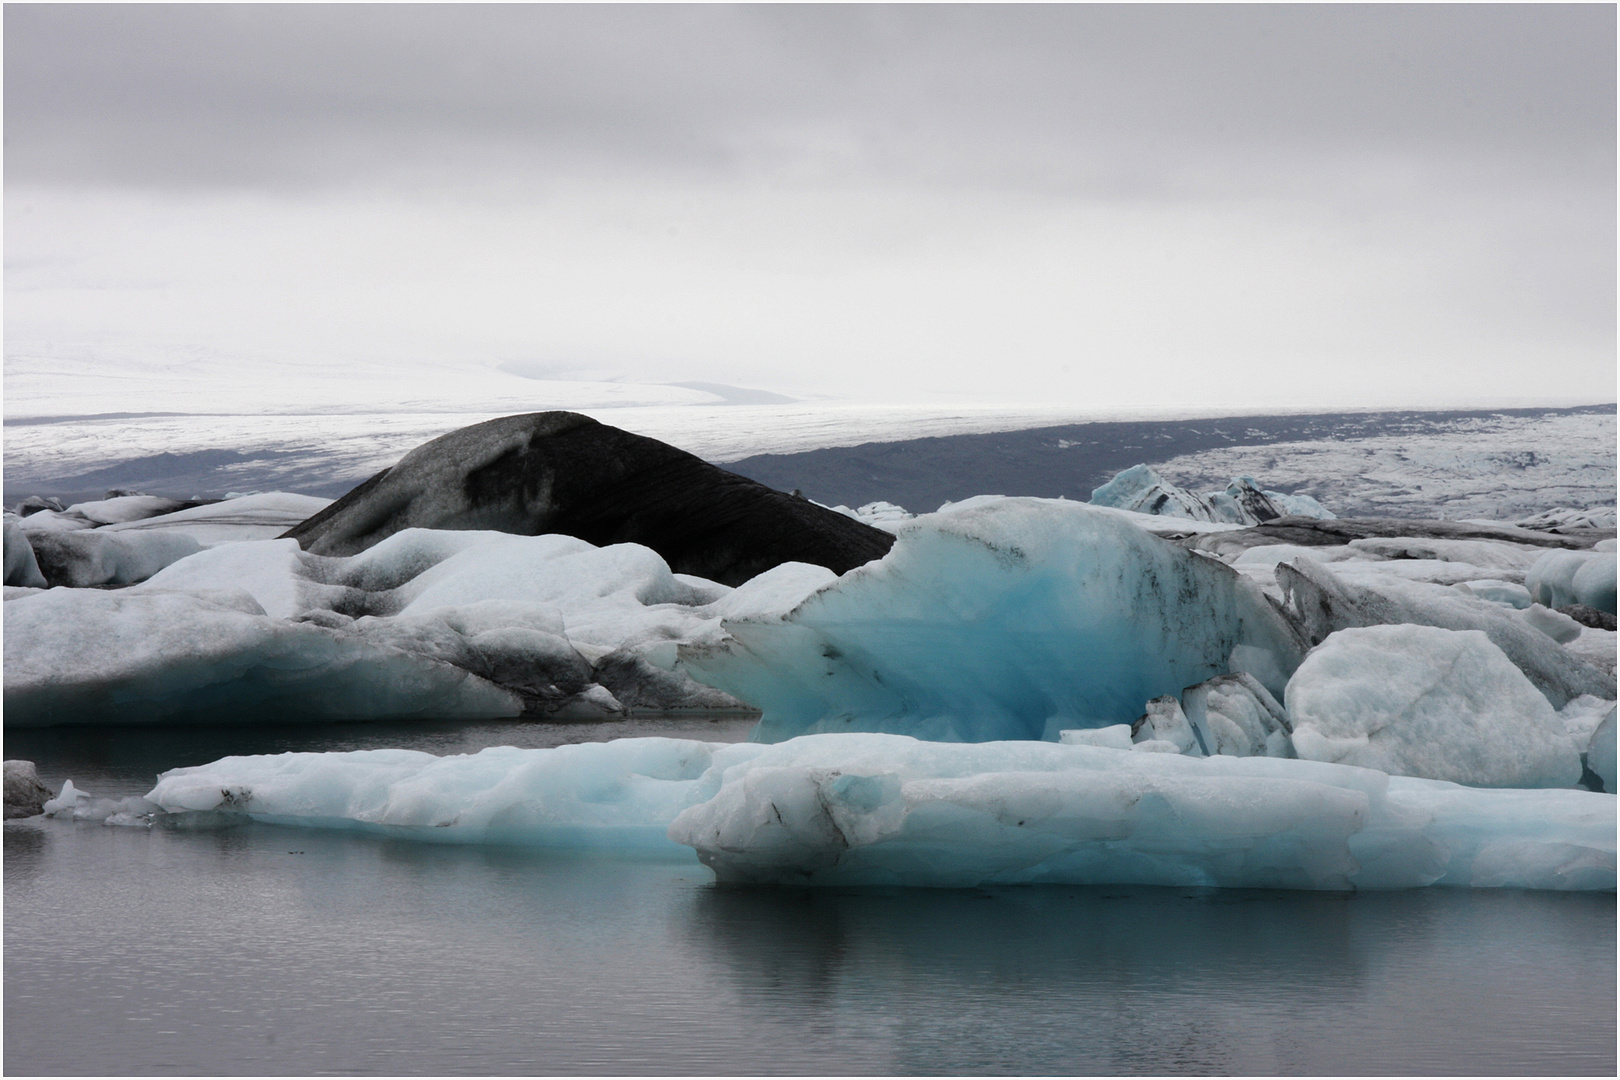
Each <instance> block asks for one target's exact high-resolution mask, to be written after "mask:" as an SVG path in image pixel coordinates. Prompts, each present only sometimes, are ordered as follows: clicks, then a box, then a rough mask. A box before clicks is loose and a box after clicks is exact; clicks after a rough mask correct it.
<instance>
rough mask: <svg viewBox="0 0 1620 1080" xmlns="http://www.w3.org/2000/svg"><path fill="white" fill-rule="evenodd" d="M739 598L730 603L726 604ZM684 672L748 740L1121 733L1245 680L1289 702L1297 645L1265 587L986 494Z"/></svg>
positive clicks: (915, 526)
mask: <svg viewBox="0 0 1620 1080" xmlns="http://www.w3.org/2000/svg"><path fill="white" fill-rule="evenodd" d="M733 604H735V599H734V600H733ZM722 625H723V627H724V630H725V634H724V636H720V637H718V639H717V640H715V639H711V640H704V641H696V642H693V643H690V644H686V645H682V646H681V647H680V653H679V655H680V662H681V665H682V667H684V668H685V669H686V670H688V671H690V672H691V673H692V674H693V676H694V677H695V678H697V679H699V680H700V681H702V682H706V683H709V684H710V685H712V686H716V687H719V688H720V689H722V690H725V691H726V692H727V693H730V694H732V695H734V696H736V697H738V698H740V699H742V700H744V701H747V702H749V703H750V704H752V705H755V706H757V707H759V708H760V709H762V710H763V712H764V716H763V718H762V719H761V721H760V727H759V730H758V732H757V734H756V738H759V739H762V740H764V741H778V740H781V739H785V738H790V737H792V736H795V735H800V734H807V733H811V732H818V731H891V732H899V733H904V734H911V735H918V736H921V737H925V738H931V739H945V740H960V741H964V742H983V741H988V740H993V739H1009V738H1014V739H1017V738H1023V739H1038V738H1043V737H1045V738H1056V737H1057V732H1058V731H1060V730H1062V729H1064V728H1084V727H1101V726H1106V725H1109V724H1115V723H1121V722H1129V721H1131V720H1134V719H1135V718H1136V717H1137V716H1138V715H1139V714H1140V712H1141V706H1142V702H1143V701H1145V700H1147V699H1148V698H1151V697H1154V696H1156V695H1158V694H1163V693H1167V692H1177V691H1180V690H1181V689H1182V688H1183V687H1185V686H1189V685H1192V684H1194V683H1199V682H1202V681H1204V680H1205V679H1208V678H1210V677H1212V676H1215V675H1221V674H1225V673H1227V672H1229V671H1234V670H1246V671H1249V672H1250V673H1251V674H1253V675H1254V676H1256V677H1257V678H1258V679H1259V680H1260V682H1261V683H1263V684H1266V685H1267V686H1268V687H1269V688H1271V689H1272V692H1273V693H1281V691H1282V687H1283V684H1284V683H1285V682H1286V680H1287V677H1288V675H1289V674H1291V673H1292V671H1293V669H1294V667H1295V665H1296V664H1297V663H1298V660H1299V657H1300V656H1301V655H1302V652H1303V650H1302V649H1301V647H1300V645H1299V643H1298V641H1297V639H1296V637H1295V635H1294V634H1293V632H1292V630H1291V629H1290V627H1289V626H1288V625H1287V624H1286V623H1285V622H1284V620H1283V619H1282V618H1281V617H1280V616H1279V615H1278V614H1277V613H1276V612H1275V611H1274V610H1273V609H1272V608H1271V606H1270V605H1269V604H1268V603H1267V602H1266V600H1265V598H1264V597H1263V596H1262V595H1261V594H1260V592H1259V591H1258V590H1257V589H1256V588H1254V586H1252V585H1251V584H1250V583H1249V582H1247V581H1245V580H1244V579H1243V578H1242V577H1241V576H1240V575H1238V574H1236V573H1234V572H1233V571H1231V570H1230V569H1229V568H1227V567H1226V566H1224V565H1222V564H1220V563H1219V562H1218V561H1216V560H1214V559H1210V558H1206V557H1204V556H1202V555H1196V554H1193V553H1191V552H1189V551H1187V550H1186V549H1185V548H1183V547H1180V546H1178V545H1176V544H1173V543H1169V542H1167V541H1164V540H1161V539H1159V538H1158V537H1155V536H1152V535H1151V534H1149V533H1146V532H1144V531H1142V530H1140V529H1138V528H1136V527H1134V526H1132V525H1129V524H1127V523H1125V522H1124V521H1122V520H1120V519H1119V518H1118V517H1117V516H1115V515H1114V514H1112V513H1110V512H1107V511H1104V510H1100V509H1097V508H1094V507H1090V506H1087V505H1085V504H1082V503H1072V502H1064V501H1059V500H1048V499H1009V498H999V497H986V498H981V499H974V500H968V501H966V502H963V503H959V504H956V505H954V506H952V507H951V508H950V509H949V510H947V511H943V512H941V513H938V514H931V515H928V516H925V517H920V518H917V519H916V520H915V521H912V522H908V523H907V524H906V525H905V526H903V527H902V528H901V530H900V533H899V536H898V539H897V541H896V543H895V546H894V548H893V549H892V550H891V551H890V552H889V554H888V555H886V556H885V557H884V558H882V559H880V560H877V561H874V562H871V563H868V564H867V565H866V566H863V567H859V568H857V569H855V570H853V571H850V572H849V573H847V574H845V575H843V576H842V577H841V578H839V579H838V580H837V581H835V582H832V583H830V584H827V585H826V586H824V587H823V588H821V589H820V590H818V591H816V592H815V593H813V594H811V595H810V596H809V597H808V598H806V599H804V601H803V602H802V603H799V604H797V605H796V606H791V607H790V606H789V605H788V604H786V603H780V602H778V603H774V604H773V605H772V606H770V607H768V608H765V609H762V610H758V611H755V612H753V613H747V612H742V611H737V610H736V608H735V606H734V607H733V614H732V615H731V616H730V617H728V618H726V619H725V620H724V622H723V624H722Z"/></svg>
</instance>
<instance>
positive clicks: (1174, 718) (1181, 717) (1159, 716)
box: [1131, 694, 1210, 757]
mask: <svg viewBox="0 0 1620 1080" xmlns="http://www.w3.org/2000/svg"><path fill="white" fill-rule="evenodd" d="M1131 737H1132V739H1134V740H1135V741H1136V742H1137V743H1138V744H1141V743H1149V742H1151V743H1163V744H1164V745H1166V746H1169V747H1173V748H1174V749H1175V751H1176V753H1178V754H1199V755H1202V756H1205V757H1207V756H1208V755H1209V753H1210V746H1209V739H1208V737H1207V736H1206V735H1205V733H1204V732H1201V731H1199V730H1197V729H1196V728H1194V727H1193V725H1192V721H1191V720H1188V719H1187V714H1186V713H1185V712H1183V711H1182V708H1181V700H1180V699H1179V698H1177V697H1176V696H1175V695H1174V694H1160V695H1159V696H1158V697H1156V698H1154V699H1153V700H1152V701H1150V702H1148V703H1147V706H1146V708H1145V711H1144V712H1143V713H1142V715H1141V717H1140V718H1138V719H1137V721H1136V723H1135V724H1133V725H1131Z"/></svg>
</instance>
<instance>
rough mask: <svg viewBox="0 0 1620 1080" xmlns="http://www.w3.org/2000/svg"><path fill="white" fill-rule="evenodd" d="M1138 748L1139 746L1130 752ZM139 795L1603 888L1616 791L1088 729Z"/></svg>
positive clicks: (261, 776)
mask: <svg viewBox="0 0 1620 1080" xmlns="http://www.w3.org/2000/svg"><path fill="white" fill-rule="evenodd" d="M1144 745H1145V744H1140V743H1139V744H1137V747H1136V748H1137V749H1141V748H1143V746H1144ZM146 797H147V799H148V800H150V801H151V802H152V803H154V804H157V805H158V806H159V807H161V809H162V810H163V811H165V812H167V813H168V814H171V815H175V816H172V817H170V818H167V819H166V823H169V824H174V825H183V823H184V822H185V821H186V820H187V819H188V818H189V817H191V816H193V815H198V814H203V815H213V816H218V815H220V814H242V815H248V816H251V817H252V818H255V819H257V820H261V821H266V822H271V823H277V824H283V825H297V826H306V827H316V828H335V829H360V830H366V831H372V832H380V833H384V834H388V835H393V836H396V837H402V838H411V839H416V840H422V841H437V842H446V843H497V844H528V845H541V846H563V847H597V848H603V847H605V848H613V849H620V850H630V851H642V852H647V853H659V852H662V853H673V852H675V851H676V847H675V845H677V844H678V845H686V846H690V847H693V848H695V849H696V850H697V852H698V856H699V858H701V859H702V860H703V861H704V862H706V863H707V864H708V865H710V866H712V867H713V868H714V870H715V872H716V874H717V875H718V876H719V877H720V878H721V879H722V880H725V881H763V882H791V883H801V884H811V885H842V884H889V885H895V884H899V885H927V886H969V885H977V884H983V883H1020V882H1052V883H1071V884H1088V883H1138V884H1165V885H1229V886H1269V887H1285V888H1306V889H1349V888H1410V887H1413V886H1422V885H1429V884H1445V885H1462V886H1468V885H1474V886H1510V887H1517V888H1551V889H1596V890H1612V889H1613V888H1614V877H1615V828H1614V821H1615V803H1614V798H1613V796H1608V795H1601V794H1595V793H1592V792H1585V791H1537V792H1527V791H1501V790H1483V789H1471V788H1462V787H1458V786H1456V785H1453V784H1447V783H1441V782H1437V781H1429V780H1418V779H1411V778H1405V777H1396V778H1391V777H1389V776H1386V775H1385V774H1383V773H1380V772H1376V771H1373V770H1368V769H1358V768H1352V767H1349V766H1344V765H1330V764H1324V763H1320V762H1313V761H1293V760H1278V759H1267V758H1231V757H1215V758H1207V759H1204V758H1191V757H1185V756H1182V755H1180V754H1175V753H1134V752H1130V751H1123V750H1118V749H1112V748H1108V747H1103V746H1096V745H1059V744H1054V743H1039V742H1002V743H985V744H975V745H963V744H944V743H934V742H922V741H919V740H916V739H912V738H908V737H905V736H895V735H864V734H855V735H818V736H811V737H807V738H801V739H794V740H791V741H789V742H786V743H779V744H777V745H774V746H763V745H759V744H734V745H724V744H715V743H701V742H693V741H689V740H682V739H622V740H618V741H615V742H610V743H587V744H580V745H574V746H563V747H558V748H555V749H550V750H518V749H513V748H511V747H499V748H492V749H489V750H485V751H483V752H481V753H478V754H472V755H460V756H455V757H444V758H439V757H434V756H432V755H430V754H424V753H419V752H416V751H409V750H371V751H354V752H349V753H340V754H281V755H275V756H265V757H237V758H225V759H222V760H220V761H216V762H213V763H211V764H209V765H202V766H196V767H193V768H185V769H175V770H173V771H171V772H167V773H164V774H163V776H161V777H160V778H159V780H158V783H157V786H156V787H155V788H153V790H152V791H151V792H149V793H148V794H147V796H146Z"/></svg>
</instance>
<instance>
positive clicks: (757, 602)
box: [708, 562, 838, 619]
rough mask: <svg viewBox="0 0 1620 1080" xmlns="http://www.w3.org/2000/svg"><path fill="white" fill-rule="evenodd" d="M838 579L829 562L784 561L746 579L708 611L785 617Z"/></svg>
mask: <svg viewBox="0 0 1620 1080" xmlns="http://www.w3.org/2000/svg"><path fill="white" fill-rule="evenodd" d="M837 580H838V575H837V574H835V573H833V572H832V571H831V570H828V569H827V568H826V567H825V566H814V565H812V564H810V563H797V562H790V563H782V564H781V565H780V566H776V567H772V568H771V569H769V570H767V571H765V572H764V573H763V574H760V575H759V576H758V577H754V578H750V579H748V580H747V581H745V582H743V583H742V584H741V585H739V586H737V587H736V588H735V589H733V590H732V591H731V592H730V594H728V595H727V596H724V597H722V598H720V599H719V600H716V601H715V602H713V603H712V604H710V605H709V606H708V611H709V614H711V615H713V616H716V617H717V618H721V619H764V618H771V617H776V618H781V617H784V616H786V615H787V614H788V613H789V612H791V611H792V610H793V609H794V608H796V607H798V606H799V605H800V604H802V603H804V601H805V600H806V599H808V598H809V597H810V596H811V595H812V594H814V593H815V592H817V591H819V590H821V589H824V588H826V587H827V586H829V585H831V584H832V583H833V582H835V581H837Z"/></svg>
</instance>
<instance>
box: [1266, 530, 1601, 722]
mask: <svg viewBox="0 0 1620 1080" xmlns="http://www.w3.org/2000/svg"><path fill="white" fill-rule="evenodd" d="M1344 565H1346V564H1344V563H1333V564H1332V566H1333V569H1330V568H1329V567H1328V566H1327V565H1324V564H1323V563H1321V562H1318V561H1317V560H1315V559H1313V558H1311V557H1310V556H1308V555H1295V556H1294V557H1293V558H1292V559H1290V560H1288V561H1287V562H1282V563H1278V564H1277V568H1276V581H1277V585H1278V586H1279V587H1280V590H1281V592H1282V595H1283V601H1284V607H1285V610H1286V611H1287V613H1288V614H1289V616H1290V617H1291V619H1292V621H1293V622H1294V624H1295V625H1297V626H1298V627H1299V628H1300V630H1301V631H1302V632H1303V633H1304V634H1305V636H1306V637H1307V639H1308V640H1309V641H1310V642H1311V643H1312V644H1313V645H1314V644H1319V643H1320V642H1322V641H1323V640H1324V639H1326V638H1327V636H1328V635H1329V634H1331V633H1334V632H1335V631H1338V630H1344V629H1347V628H1350V627H1360V626H1378V625H1383V624H1386V623H1412V624H1416V625H1420V626H1438V627H1442V628H1444V629H1447V630H1479V631H1482V632H1483V633H1484V634H1485V636H1486V637H1488V638H1490V639H1491V642H1492V644H1494V645H1495V646H1496V647H1497V648H1499V649H1501V650H1502V652H1504V653H1505V654H1507V658H1508V659H1509V660H1511V661H1512V662H1513V664H1514V666H1516V667H1517V668H1518V669H1519V670H1520V671H1522V672H1524V674H1525V677H1526V678H1528V679H1529V680H1530V682H1531V684H1532V685H1534V686H1535V688H1536V689H1537V690H1539V691H1541V693H1542V695H1543V696H1544V697H1546V699H1547V700H1548V701H1549V702H1550V703H1551V704H1552V706H1553V708H1555V709H1561V708H1563V707H1564V705H1565V704H1567V703H1568V702H1569V701H1570V699H1572V698H1577V697H1580V696H1581V695H1583V694H1591V695H1593V696H1596V697H1600V698H1604V699H1606V700H1609V701H1613V700H1614V698H1615V682H1614V675H1613V673H1612V672H1610V671H1603V670H1600V669H1599V668H1597V667H1594V666H1593V665H1592V664H1590V663H1588V662H1586V661H1585V660H1583V659H1582V658H1581V657H1580V656H1579V655H1577V654H1576V653H1575V652H1574V651H1572V650H1570V649H1568V648H1566V647H1565V646H1562V645H1560V644H1558V643H1557V642H1556V641H1554V640H1553V639H1552V638H1551V637H1549V636H1548V635H1547V634H1546V633H1544V632H1542V631H1541V630H1539V629H1536V628H1535V627H1533V626H1531V625H1529V624H1527V623H1526V622H1525V621H1524V620H1523V619H1522V618H1521V617H1520V612H1518V611H1516V610H1514V609H1512V608H1508V607H1504V606H1502V605H1499V604H1491V603H1484V602H1481V601H1479V600H1477V599H1474V598H1473V597H1470V596H1465V595H1462V594H1461V593H1459V592H1458V591H1457V590H1455V589H1452V588H1448V587H1445V586H1441V585H1435V584H1425V583H1420V582H1406V583H1401V584H1400V585H1394V584H1392V583H1389V582H1377V583H1374V582H1371V581H1366V580H1363V581H1362V582H1357V583H1352V582H1350V581H1347V580H1345V579H1344V578H1342V577H1340V576H1339V575H1338V572H1337V570H1338V568H1339V567H1341V566H1344ZM1583 636H1584V635H1583Z"/></svg>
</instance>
